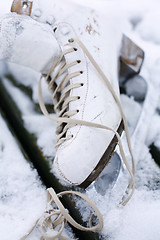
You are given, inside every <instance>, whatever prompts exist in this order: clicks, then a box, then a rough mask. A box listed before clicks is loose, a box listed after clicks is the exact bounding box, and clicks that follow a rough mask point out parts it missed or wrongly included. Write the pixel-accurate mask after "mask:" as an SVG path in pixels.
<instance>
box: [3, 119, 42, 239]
mask: <svg viewBox="0 0 160 240" xmlns="http://www.w3.org/2000/svg"><path fill="white" fill-rule="evenodd" d="M0 129H1V134H0V165H1V167H0V239H2V240H8V239H13V240H17V239H20V237H23V236H24V235H25V234H26V233H27V232H28V230H29V229H31V228H32V226H33V225H34V223H35V221H36V220H37V219H38V218H39V217H40V216H41V214H42V212H43V211H44V210H45V203H46V193H45V188H44V186H42V183H41V182H40V179H39V177H38V174H37V172H36V170H33V169H32V167H31V165H29V163H28V162H27V159H25V157H24V156H23V155H22V153H21V151H20V148H19V146H18V144H17V143H16V142H15V139H14V138H13V136H12V134H11V133H10V131H9V130H8V128H7V125H6V123H5V122H4V120H3V119H2V116H1V115H0ZM18 226H20V227H18Z"/></svg>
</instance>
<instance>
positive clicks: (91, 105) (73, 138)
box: [0, 0, 143, 204]
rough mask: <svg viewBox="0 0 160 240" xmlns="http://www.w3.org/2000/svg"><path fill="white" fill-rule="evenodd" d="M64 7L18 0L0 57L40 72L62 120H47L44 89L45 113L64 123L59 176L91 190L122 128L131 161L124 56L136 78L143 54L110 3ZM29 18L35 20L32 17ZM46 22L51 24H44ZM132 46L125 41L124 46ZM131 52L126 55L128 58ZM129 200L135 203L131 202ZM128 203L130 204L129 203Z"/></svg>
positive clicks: (59, 136)
mask: <svg viewBox="0 0 160 240" xmlns="http://www.w3.org/2000/svg"><path fill="white" fill-rule="evenodd" d="M91 3H92V7H90V6H88V4H86V3H84V2H83V3H77V2H76V1H65V0H61V1H58V3H57V2H56V3H55V1H48V4H46V2H44V1H36V0H34V1H33V3H31V2H30V1H18V0H17V1H14V2H13V5H12V12H16V13H18V14H21V15H17V14H15V13H12V14H9V15H7V16H5V17H4V18H3V19H2V22H1V33H0V35H1V36H0V37H1V40H0V41H1V42H3V43H5V44H4V45H1V47H0V58H1V59H3V60H7V61H11V62H14V63H18V64H22V65H25V66H27V67H30V68H33V69H34V70H37V71H39V72H41V73H42V77H44V78H46V80H47V82H48V84H49V88H50V90H51V92H52V98H53V103H54V110H55V112H56V114H57V116H56V117H54V116H51V115H49V114H48V112H47V109H46V107H45V105H44V102H43V99H42V93H41V85H39V99H40V105H41V109H42V111H43V113H44V114H45V115H46V116H47V117H49V118H51V119H53V120H55V121H57V122H58V124H57V131H56V134H57V144H56V149H57V153H56V157H55V161H54V166H53V171H54V173H55V174H56V175H57V176H58V177H59V178H60V179H61V180H62V181H65V182H66V183H69V184H71V185H78V186H81V187H84V188H86V187H87V186H89V185H90V184H91V183H92V182H93V181H94V180H95V179H96V178H97V177H98V175H99V174H100V173H101V171H102V170H103V169H104V167H105V166H106V165H107V163H108V162H109V159H110V157H111V155H112V153H113V152H114V149H115V147H116V145H117V143H119V146H120V152H121V155H122V159H123V160H124V163H125V165H126V167H127V169H128V171H129V173H130V175H131V183H130V184H129V189H131V190H132V192H131V195H132V193H133V190H134V164H133V168H132V170H131V169H130V167H129V165H128V163H127V160H126V157H125V154H124V151H123V148H122V144H121V140H120V134H121V132H122V129H123V127H124V128H125V130H126V133H127V141H128V145H129V149H130V152H131V156H132V163H133V155H132V151H131V146H130V140H129V137H128V127H127V122H126V119H125V116H124V113H123V109H122V107H121V104H120V100H119V85H118V67H119V65H118V64H119V56H120V55H121V59H122V61H123V62H124V63H126V64H127V65H129V66H130V67H131V68H133V69H134V70H136V71H137V72H138V71H139V69H140V66H141V62H142V57H143V56H142V55H143V54H142V52H141V51H139V48H138V47H135V48H134V50H136V51H135V52H134V51H133V52H134V54H135V55H132V56H131V54H132V46H135V45H131V44H129V46H128V48H127V49H126V46H127V45H128V43H129V42H130V41H129V40H127V38H126V37H125V36H123V34H122V29H121V23H119V25H118V26H117V21H119V19H118V20H117V18H118V17H117V12H115V9H114V6H113V5H112V3H110V2H105V1H101V2H98V1H95V2H94V1H91ZM110 12H113V13H114V14H112V15H111V14H110ZM25 15H28V16H31V17H28V16H27V17H26V16H25ZM46 23H47V24H46ZM126 41H127V42H126ZM125 50H127V51H128V52H127V51H125ZM131 195H130V196H131ZM130 196H129V197H128V198H127V199H126V200H125V201H124V204H125V203H126V202H127V201H128V200H129V198H130Z"/></svg>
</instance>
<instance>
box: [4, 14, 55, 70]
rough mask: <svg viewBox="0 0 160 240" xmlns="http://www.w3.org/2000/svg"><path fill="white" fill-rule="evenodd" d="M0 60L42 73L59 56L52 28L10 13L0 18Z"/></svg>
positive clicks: (26, 17)
mask: <svg viewBox="0 0 160 240" xmlns="http://www.w3.org/2000/svg"><path fill="white" fill-rule="evenodd" d="M0 26H1V28H0V60H5V61H8V62H14V63H17V64H20V65H24V66H26V67H29V68H32V69H33V70H36V71H38V72H41V73H46V72H47V71H48V69H49V67H50V66H51V65H52V63H53V61H55V59H56V58H57V56H59V55H60V48H59V45H58V43H57V41H56V39H55V37H54V33H53V30H52V28H51V27H50V26H49V25H47V24H42V23H38V22H36V21H35V20H33V19H32V18H30V17H28V16H23V15H17V14H15V13H10V14H7V15H5V16H4V17H2V18H1V19H0Z"/></svg>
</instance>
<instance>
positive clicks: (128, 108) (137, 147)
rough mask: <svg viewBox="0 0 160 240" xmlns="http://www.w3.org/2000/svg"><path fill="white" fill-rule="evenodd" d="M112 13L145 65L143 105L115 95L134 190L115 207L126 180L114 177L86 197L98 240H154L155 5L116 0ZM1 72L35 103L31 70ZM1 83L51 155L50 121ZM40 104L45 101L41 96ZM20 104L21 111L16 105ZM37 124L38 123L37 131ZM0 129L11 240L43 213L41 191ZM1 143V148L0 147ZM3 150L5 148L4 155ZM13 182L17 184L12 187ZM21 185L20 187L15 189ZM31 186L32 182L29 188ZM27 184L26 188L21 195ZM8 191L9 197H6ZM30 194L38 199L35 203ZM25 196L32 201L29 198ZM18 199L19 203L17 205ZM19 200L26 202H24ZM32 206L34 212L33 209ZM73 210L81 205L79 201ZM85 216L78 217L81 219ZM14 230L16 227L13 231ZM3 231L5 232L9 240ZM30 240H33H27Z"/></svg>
mask: <svg viewBox="0 0 160 240" xmlns="http://www.w3.org/2000/svg"><path fill="white" fill-rule="evenodd" d="M97 1H98V0H97ZM11 2H12V1H9V0H5V1H3V3H2V8H1V9H0V14H1V15H2V14H4V13H5V12H8V11H9V9H8V3H11ZM117 8H118V9H119V11H121V13H122V15H123V16H125V17H126V18H127V19H128V23H129V24H130V28H127V29H125V30H126V31H127V33H129V36H130V37H132V39H133V40H134V41H135V42H137V43H138V44H139V45H140V46H141V48H143V49H144V51H145V62H144V66H143V68H142V73H141V75H142V76H143V78H144V79H145V80H146V82H147V94H146V101H145V102H144V103H138V102H135V101H134V98H133V97H132V98H129V97H127V96H124V95H122V96H121V100H122V104H123V106H124V110H125V113H126V116H127V119H128V123H129V127H130V132H131V134H132V136H131V140H132V146H133V152H134V154H135V156H136V190H135V194H134V196H133V198H132V199H131V201H130V202H129V203H128V205H127V206H126V207H124V208H118V207H117V204H118V202H119V200H120V199H121V197H122V196H123V193H124V189H125V187H124V186H126V179H124V178H120V179H119V181H118V183H117V185H116V186H115V188H114V189H113V190H112V191H110V190H108V191H107V192H106V193H105V195H104V196H102V195H101V194H99V193H98V192H97V191H96V187H95V185H92V186H91V187H90V188H89V189H88V190H87V193H86V194H87V195H88V196H89V197H90V198H91V199H92V200H94V202H95V203H96V204H97V206H98V207H99V209H100V211H101V212H102V214H103V217H104V228H103V232H102V233H103V235H104V239H110V240H129V239H131V240H159V239H160V168H159V167H158V166H157V165H156V164H155V162H154V160H153V159H152V157H151V155H150V153H149V148H148V146H149V145H150V144H151V143H153V142H154V143H155V145H156V146H157V147H159V148H160V116H159V115H158V112H157V111H156V109H158V108H160V77H159V76H160V14H159V10H160V0H134V1H133V0H117ZM7 69H8V71H10V72H11V73H12V74H13V75H14V76H15V78H16V79H17V81H18V82H20V83H23V84H25V85H26V86H29V87H31V88H32V89H33V101H34V102H36V103H37V102H38V97H37V80H38V78H39V75H38V74H37V73H34V72H31V71H30V72H28V71H26V69H25V68H20V69H16V68H15V66H14V65H8V67H7ZM4 71H6V69H4ZM4 71H3V70H2V65H1V73H0V75H3V72H4ZM3 81H4V82H5V84H6V85H7V86H8V90H9V91H10V92H11V94H13V97H14V99H15V101H17V103H18V104H19V108H20V109H21V110H24V109H25V111H24V112H23V116H24V121H25V124H26V127H27V128H28V129H29V130H30V131H31V132H33V133H34V134H36V135H37V137H38V145H39V146H40V148H41V149H42V151H43V152H44V154H45V155H47V156H51V155H53V154H54V152H53V144H54V142H55V136H54V129H53V128H54V127H55V123H52V122H50V121H49V120H48V119H46V118H45V117H44V116H42V115H40V114H38V113H34V111H33V107H32V105H33V103H32V101H31V100H29V99H28V98H27V97H26V96H25V97H24V96H21V93H20V92H19V91H18V90H17V89H15V88H13V86H12V85H11V84H10V83H9V82H7V81H6V80H5V79H3ZM137 82H138V80H137V81H135V85H134V86H132V88H130V86H127V88H128V89H130V90H132V89H133V87H135V86H136V87H137V88H140V87H143V86H142V85H143V84H142V85H141V84H138V83H137ZM132 83H133V82H132ZM131 85H132V84H131ZM136 87H135V88H136ZM44 88H45V89H47V86H45V85H44ZM16 98H17V99H16ZM18 99H23V102H22V101H18ZM45 101H46V102H48V101H49V96H48V95H47V94H46V95H45ZM22 103H23V106H21V104H22ZM24 106H25V108H24ZM37 121H39V125H38V126H37ZM44 125H47V127H46V128H45V129H44V130H43V131H42V127H41V126H44ZM0 127H1V136H0V161H1V162H2V164H1V168H0V178H1V181H0V194H1V195H0V196H3V195H4V194H5V196H6V194H7V196H8V194H12V195H14V194H15V193H14V190H15V188H14V189H11V188H12V185H10V184H7V183H6V179H7V181H9V179H11V177H12V180H11V181H13V180H14V181H15V184H17V185H16V189H17V191H18V197H17V199H16V201H15V199H14V198H13V197H12V198H11V199H12V201H13V202H12V201H9V199H7V200H6V198H5V201H4V200H3V198H2V197H1V199H0V209H1V211H0V239H2V240H9V239H11V238H12V239H13V240H19V237H20V236H23V234H25V233H26V231H27V229H28V227H29V228H30V225H32V222H34V220H35V219H34V218H33V219H32V220H30V213H31V211H35V216H36V215H39V214H40V212H43V208H44V201H45V192H44V189H43V187H42V186H41V184H40V182H39V180H37V174H36V173H35V172H34V171H33V170H31V168H30V167H29V165H28V164H27V163H26V160H25V159H24V157H23V156H22V155H21V154H20V151H19V150H18V146H17V145H15V143H14V141H13V138H12V136H11V135H10V133H9V132H8V130H7V128H6V125H5V123H4V121H3V120H2V118H1V119H0ZM52 133H53V135H52ZM46 139H48V141H46ZM1 142H2V143H3V142H4V143H3V144H1ZM8 142H9V144H8ZM46 142H47V144H46ZM48 143H50V144H48ZM3 145H5V146H6V148H5V152H4V150H3ZM13 151H14V153H13ZM4 154H5V155H4ZM11 156H12V158H11ZM13 156H14V158H13ZM13 162H15V163H16V166H18V170H17V168H15V167H14V166H15V165H13V167H11V166H10V164H13ZM21 164H22V165H23V164H24V166H22V167H21ZM10 168H12V169H13V172H15V173H16V171H18V173H16V175H19V179H17V178H16V179H15V177H14V176H15V175H14V174H15V173H13V175H10V172H9V171H10ZM23 168H25V169H26V171H25V173H24V175H23V171H22V170H21V169H23ZM4 169H5V171H4ZM28 175H29V176H30V175H31V176H32V177H30V178H29V180H30V181H31V182H28V181H27V182H26V180H25V179H26V178H25V176H28ZM18 181H19V184H20V185H18ZM22 182H23V185H21V183H22ZM32 182H33V183H34V182H35V184H33V186H32ZM29 185H31V186H32V187H31V188H30V189H28V191H25V189H26V188H27V187H28V186H29ZM4 186H5V188H4ZM13 187H14V186H13ZM34 189H35V190H34ZM11 190H12V192H10V191H11ZM38 191H39V193H38ZM2 192H3V194H2ZM20 193H21V194H20ZM36 194H39V195H40V196H41V197H39V198H37V199H36ZM30 197H32V198H33V199H30ZM21 199H23V200H22V201H21ZM24 199H26V202H25V201H24ZM34 204H35V205H36V207H33V206H34ZM79 205H81V202H80V203H79ZM24 206H26V208H25V207H24ZM84 207H85V206H84ZM80 208H82V209H83V206H82V205H81V206H80ZM22 209H23V211H22V212H21V210H22ZM25 209H26V211H25ZM27 209H29V210H27ZM33 209H34V210H33ZM19 212H21V215H17V214H18V213H19ZM86 212H87V211H86ZM32 215H33V214H32V213H31V216H32ZM86 215H87V214H86ZM87 216H88V215H87ZM87 216H84V217H86V218H87ZM16 217H17V218H16ZM35 218H36V217H35ZM17 219H18V220H17ZM22 219H25V225H23V221H22ZM27 219H28V220H27ZM17 225H18V226H19V227H16V226H17ZM9 226H10V227H9ZM9 228H10V229H9ZM8 231H10V234H11V235H10V234H9V233H8ZM1 234H2V235H1ZM30 239H32V240H33V237H31V238H30Z"/></svg>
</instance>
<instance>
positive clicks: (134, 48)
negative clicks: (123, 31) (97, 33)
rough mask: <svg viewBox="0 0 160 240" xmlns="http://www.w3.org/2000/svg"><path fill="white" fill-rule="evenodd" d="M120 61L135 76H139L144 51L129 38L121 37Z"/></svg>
mask: <svg viewBox="0 0 160 240" xmlns="http://www.w3.org/2000/svg"><path fill="white" fill-rule="evenodd" d="M120 60H121V63H122V64H125V65H126V66H127V67H129V68H130V70H131V71H133V72H135V74H139V72H140V70H141V67H142V65H143V61H144V51H143V50H142V49H141V48H140V47H139V46H138V45H136V44H135V43H134V42H133V41H132V40H131V39H130V38H128V37H127V36H126V35H123V39H122V48H121V52H120Z"/></svg>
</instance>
